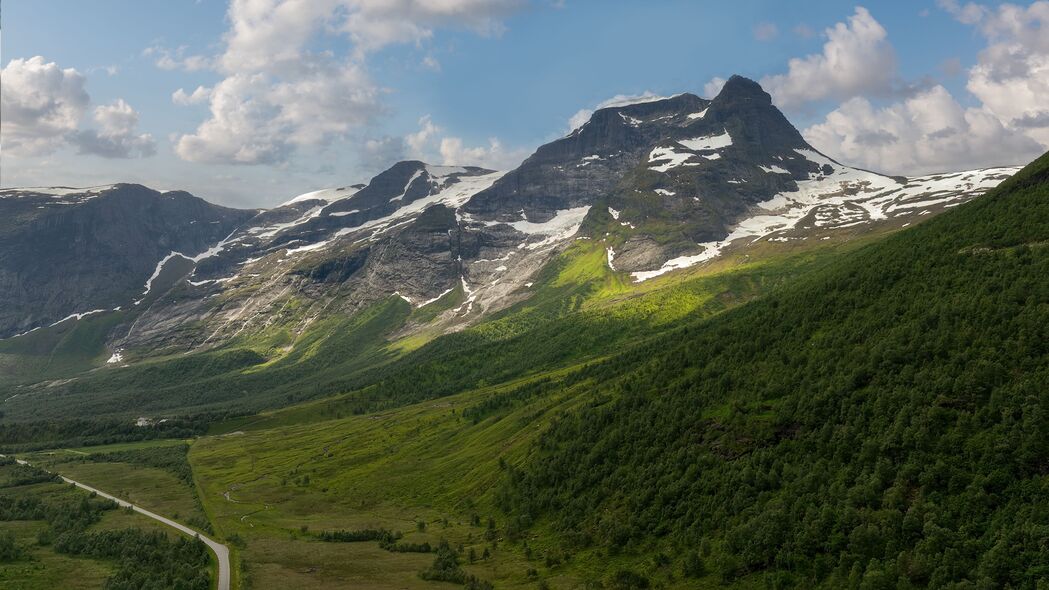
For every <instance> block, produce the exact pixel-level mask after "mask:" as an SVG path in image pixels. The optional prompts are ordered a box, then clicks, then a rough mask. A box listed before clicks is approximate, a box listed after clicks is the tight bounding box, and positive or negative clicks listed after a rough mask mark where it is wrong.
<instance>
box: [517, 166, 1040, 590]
mask: <svg viewBox="0 0 1049 590" xmlns="http://www.w3.org/2000/svg"><path fill="white" fill-rule="evenodd" d="M583 373H584V376H585V377H586V378H588V379H590V380H591V382H590V384H587V385H584V386H581V387H580V388H579V389H580V390H581V391H582V392H584V393H585V395H587V396H589V397H588V399H589V402H588V403H587V404H586V405H585V407H583V408H582V409H580V410H578V411H576V412H573V413H570V414H568V415H564V416H562V417H559V418H556V419H555V420H554V424H553V425H552V427H551V428H550V429H549V430H548V431H547V432H545V433H544V434H543V435H542V437H541V438H540V440H539V442H538V444H537V446H536V448H535V449H533V451H532V452H531V454H530V456H529V457H528V458H527V459H526V460H525V461H524V462H523V464H520V465H518V466H515V467H508V475H507V477H506V480H505V484H504V485H503V486H502V489H501V490H500V493H499V497H500V504H501V506H502V507H503V509H504V510H505V511H506V512H507V513H508V514H509V515H510V517H511V528H514V529H518V528H527V527H529V526H531V525H532V524H533V523H536V522H537V521H539V522H546V523H548V524H549V525H550V526H552V527H554V528H555V529H556V530H558V531H560V534H561V536H562V538H564V539H565V540H566V542H567V543H568V544H569V545H570V546H575V547H594V546H596V547H600V548H603V550H605V551H607V553H608V555H615V554H621V553H622V554H625V555H629V554H631V553H633V552H635V551H638V550H641V549H645V550H649V551H651V550H654V549H655V550H666V551H667V553H668V554H669V555H673V556H674V558H673V559H670V558H668V559H666V560H665V561H664V563H663V565H661V566H660V567H668V568H670V567H673V568H676V570H675V571H676V572H677V573H678V575H684V576H690V575H700V574H702V573H703V572H715V573H717V574H718V575H719V576H720V577H721V579H722V580H723V581H724V582H731V581H733V580H736V579H737V578H739V577H740V576H745V575H747V574H752V573H761V574H762V575H763V577H764V579H765V581H766V583H767V584H770V585H771V586H772V587H792V586H793V587H811V586H822V587H827V588H864V589H868V588H869V589H875V588H911V587H914V588H917V587H932V588H956V589H962V588H1030V589H1035V588H1044V587H1046V586H1045V584H1046V583H1049V501H1047V498H1049V386H1047V384H1049V155H1047V156H1043V157H1042V158H1040V159H1039V160H1037V161H1036V162H1035V163H1033V164H1031V165H1030V166H1028V167H1027V168H1026V169H1025V170H1024V171H1022V172H1020V173H1019V174H1017V175H1016V176H1015V177H1014V178H1012V179H1011V180H1009V181H1006V182H1005V183H1003V184H1002V186H1001V187H999V188H998V189H996V190H995V191H993V192H992V193H990V194H988V195H987V196H985V197H983V198H981V199H977V200H975V201H973V202H971V203H968V204H966V205H963V206H961V207H959V208H958V209H957V210H955V211H952V212H950V213H947V214H944V215H943V216H941V217H939V218H937V219H934V220H931V221H929V222H927V223H924V224H921V225H919V226H917V227H914V228H911V229H910V230H907V231H904V232H901V233H900V234H897V235H895V236H893V237H891V238H888V239H886V240H884V241H883V242H880V243H877V244H874V245H871V246H868V247H865V248H863V249H861V250H859V251H857V252H854V253H852V254H849V255H846V256H844V257H842V258H841V259H840V260H839V261H837V262H836V263H835V264H834V265H832V266H831V267H830V268H827V269H824V270H822V271H820V272H817V273H813V274H811V275H809V276H807V277H806V278H805V279H803V280H800V281H798V282H797V283H795V284H793V285H790V286H788V287H785V288H782V289H779V290H777V292H775V293H774V294H772V295H771V296H769V297H767V298H764V299H761V300H758V301H756V302H753V303H750V304H748V305H745V306H743V307H740V308H738V309H736V310H733V311H729V312H726V313H725V314H723V315H721V316H719V317H717V318H714V319H713V320H709V321H706V322H697V323H694V324H692V325H688V326H685V327H683V328H682V329H680V330H678V331H676V332H674V333H670V334H668V335H666V336H664V337H661V338H658V339H655V340H653V341H651V342H650V343H648V344H646V345H644V346H642V347H640V348H638V349H636V350H633V351H630V352H628V353H625V354H623V355H621V356H618V357H616V358H614V359H612V360H609V361H607V362H603V363H600V364H594V365H592V366H590V367H587V368H586V369H584V371H583ZM624 575H636V576H637V577H638V579H640V580H643V578H644V576H643V575H642V574H641V573H637V574H633V573H631V572H626V573H624ZM638 584H643V581H642V582H638Z"/></svg>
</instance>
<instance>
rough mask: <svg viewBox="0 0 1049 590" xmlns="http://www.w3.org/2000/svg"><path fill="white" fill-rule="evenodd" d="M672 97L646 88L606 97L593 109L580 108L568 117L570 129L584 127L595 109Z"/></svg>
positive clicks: (570, 130)
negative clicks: (638, 91)
mask: <svg viewBox="0 0 1049 590" xmlns="http://www.w3.org/2000/svg"><path fill="white" fill-rule="evenodd" d="M667 98H670V97H668V96H660V95H658V94H656V93H654V92H652V91H651V90H646V91H644V92H642V93H641V94H617V95H615V96H613V97H612V98H608V99H605V100H603V101H601V102H599V103H597V105H596V106H595V107H594V108H592V109H579V110H578V111H576V112H575V114H574V115H572V116H571V117H569V118H568V131H569V132H572V131H575V130H576V129H578V128H580V127H582V126H583V125H584V124H585V123H586V122H587V121H589V120H590V117H591V116H593V114H594V111H599V110H601V109H607V108H609V107H625V106H627V105H631V104H638V103H641V102H652V101H656V100H665V99H667Z"/></svg>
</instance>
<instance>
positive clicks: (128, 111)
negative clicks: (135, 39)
mask: <svg viewBox="0 0 1049 590" xmlns="http://www.w3.org/2000/svg"><path fill="white" fill-rule="evenodd" d="M0 78H2V79H3V84H0V111H2V112H3V125H2V126H0V142H2V144H3V149H4V153H6V154H10V155H14V156H41V155H46V154H50V153H52V152H54V151H56V150H58V149H59V148H61V147H64V146H66V145H73V146H76V148H77V149H78V150H79V152H80V153H84V154H94V155H99V156H103V157H107V158H130V157H136V156H150V155H153V154H154V153H155V152H156V142H154V141H153V138H152V136H150V135H149V134H148V133H144V134H138V133H136V132H135V128H136V127H137V126H138V113H137V112H135V110H134V109H133V108H131V105H129V104H127V103H126V102H124V100H123V99H118V100H116V101H114V102H113V103H112V104H109V105H101V106H98V107H96V108H95V110H94V117H93V118H94V122H95V125H96V127H97V128H96V129H81V127H80V126H81V123H82V119H83V117H84V114H85V113H86V112H87V109H88V107H89V106H90V104H91V97H90V96H89V95H88V93H87V90H85V88H84V86H85V82H86V78H85V77H84V76H83V75H82V74H80V73H79V72H77V71H76V70H75V69H73V68H66V69H62V68H60V67H58V65H57V64H55V63H54V62H48V61H46V60H45V59H44V58H43V57H41V56H35V57H31V58H29V59H13V60H11V61H10V62H8V64H7V67H5V68H3V69H2V70H0Z"/></svg>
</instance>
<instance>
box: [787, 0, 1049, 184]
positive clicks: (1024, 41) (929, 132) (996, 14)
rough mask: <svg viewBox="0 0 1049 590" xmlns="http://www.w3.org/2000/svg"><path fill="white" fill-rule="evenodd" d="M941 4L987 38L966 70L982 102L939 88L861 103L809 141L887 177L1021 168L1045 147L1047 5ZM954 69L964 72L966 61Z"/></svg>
mask: <svg viewBox="0 0 1049 590" xmlns="http://www.w3.org/2000/svg"><path fill="white" fill-rule="evenodd" d="M938 5H939V6H940V7H941V8H943V9H944V10H946V11H947V12H948V13H949V14H951V15H952V16H953V17H954V18H955V19H957V20H958V21H959V22H961V23H963V24H966V25H970V26H973V27H975V28H976V30H977V31H978V32H979V33H980V34H981V35H983V36H984V38H985V39H986V40H987V46H986V47H985V48H984V49H983V50H982V51H981V52H980V53H979V55H978V57H977V63H976V64H975V65H973V66H972V67H970V68H969V69H968V72H967V74H968V79H967V83H966V89H967V90H968V91H969V93H971V94H972V96H973V97H974V98H975V99H977V101H978V102H977V104H976V106H972V107H968V108H965V107H963V106H962V105H961V104H959V101H958V100H957V99H955V98H954V97H953V96H951V94H950V93H949V92H948V91H947V90H946V89H945V88H944V87H942V86H939V85H935V86H933V87H931V88H928V89H925V90H922V91H920V92H917V93H916V94H914V95H913V96H911V97H909V98H907V99H905V100H903V101H898V102H894V103H891V104H888V105H887V106H882V107H880V108H879V107H875V106H873V105H872V104H871V102H870V101H869V100H868V99H867V98H865V97H856V98H852V99H850V100H847V101H846V102H845V103H843V104H842V105H841V106H840V107H838V108H837V109H835V110H834V111H833V112H831V113H830V114H829V115H827V117H826V119H825V120H824V121H823V122H822V123H819V124H816V125H813V126H812V127H810V128H808V129H806V130H805V132H804V135H805V137H806V139H808V140H809V141H810V142H811V143H812V144H813V145H815V146H816V147H818V148H819V149H821V150H824V151H826V152H827V153H830V154H834V155H837V156H839V157H841V158H842V159H843V160H845V161H847V162H850V163H855V164H858V165H861V166H863V167H867V168H873V169H878V170H881V171H886V172H891V173H920V172H933V171H942V170H958V169H965V168H975V167H983V166H991V165H996V164H1022V163H1026V162H1027V161H1030V160H1031V159H1033V158H1035V157H1037V156H1038V155H1039V154H1041V153H1043V152H1044V151H1045V150H1046V149H1049V102H1047V101H1046V100H1045V96H1047V95H1049V35H1046V34H1045V31H1046V30H1049V1H1046V0H1039V1H1037V2H1034V3H1032V4H1030V5H1029V6H1026V7H1024V6H1017V5H1015V4H1008V3H1006V4H1001V5H998V6H996V7H993V8H992V7H988V6H985V5H982V4H976V3H972V2H970V3H966V4H961V3H959V2H957V1H956V0H939V2H938ZM948 71H958V73H961V68H960V64H958V66H957V67H954V66H952V67H951V68H949V70H948Z"/></svg>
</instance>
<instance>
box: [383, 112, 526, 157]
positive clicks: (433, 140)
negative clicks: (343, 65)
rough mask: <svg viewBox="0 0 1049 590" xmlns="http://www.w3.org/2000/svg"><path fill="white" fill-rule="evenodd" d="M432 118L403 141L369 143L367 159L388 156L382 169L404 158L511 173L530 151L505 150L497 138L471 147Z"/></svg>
mask: <svg viewBox="0 0 1049 590" xmlns="http://www.w3.org/2000/svg"><path fill="white" fill-rule="evenodd" d="M443 132H444V130H443V129H442V128H441V127H439V126H438V125H436V124H435V123H434V122H433V120H432V119H431V118H430V116H429V115H426V116H424V117H422V118H421V119H419V130H418V131H416V132H415V133H409V134H408V135H406V136H405V137H404V138H403V140H402V139H397V138H383V139H381V140H370V141H368V142H367V143H366V145H365V151H366V156H367V157H368V158H369V159H370V160H371V161H374V160H375V159H377V158H378V157H385V158H387V161H386V162H384V163H383V164H382V167H383V168H386V167H389V166H390V165H391V164H392V163H393V162H394V160H397V159H403V158H405V157H408V158H412V159H417V160H422V161H424V162H430V163H439V164H444V165H449V166H481V167H483V168H491V169H494V170H509V169H511V168H514V167H516V166H517V165H518V164H520V163H521V161H522V160H524V159H525V158H526V157H528V155H529V154H530V153H531V150H529V149H525V148H506V147H505V146H503V144H502V142H501V141H499V139H498V138H494V137H493V138H489V140H488V143H487V145H481V146H469V145H466V143H465V142H464V141H463V139H462V138H460V137H455V136H449V135H444V134H443Z"/></svg>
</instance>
